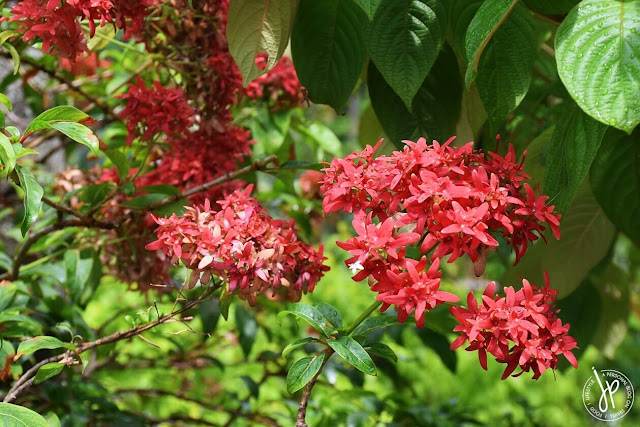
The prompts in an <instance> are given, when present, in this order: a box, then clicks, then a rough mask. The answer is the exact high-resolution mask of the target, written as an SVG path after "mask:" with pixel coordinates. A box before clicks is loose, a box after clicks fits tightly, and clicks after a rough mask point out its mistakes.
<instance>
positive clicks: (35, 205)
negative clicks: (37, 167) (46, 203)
mask: <svg viewBox="0 0 640 427" xmlns="http://www.w3.org/2000/svg"><path fill="white" fill-rule="evenodd" d="M16 172H17V174H18V178H19V179H20V187H22V189H23V190H24V218H23V219H22V225H21V226H20V230H21V231H22V235H23V236H25V235H26V234H27V231H29V228H31V225H32V224H33V223H34V222H35V221H36V219H38V215H40V208H41V207H42V196H43V195H44V190H43V189H42V187H41V186H40V184H38V182H37V181H36V179H35V178H34V176H33V174H32V173H31V172H30V171H29V170H28V169H26V168H24V167H22V166H16Z"/></svg>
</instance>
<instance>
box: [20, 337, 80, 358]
mask: <svg viewBox="0 0 640 427" xmlns="http://www.w3.org/2000/svg"><path fill="white" fill-rule="evenodd" d="M57 348H66V349H68V350H75V348H76V346H75V345H73V344H72V343H65V342H62V341H60V340H59V339H58V338H56V337H48V336H41V337H35V338H31V339H28V340H26V341H22V342H21V343H20V345H19V346H18V351H17V352H16V356H22V355H29V354H31V353H34V352H36V351H38V350H44V349H47V350H54V349H57Z"/></svg>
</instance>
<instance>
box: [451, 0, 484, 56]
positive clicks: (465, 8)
mask: <svg viewBox="0 0 640 427" xmlns="http://www.w3.org/2000/svg"><path fill="white" fill-rule="evenodd" d="M483 1H484V0H451V8H450V15H451V16H450V17H449V34H450V37H451V38H450V40H451V41H452V42H453V43H452V44H453V48H454V49H455V51H456V53H457V54H458V55H459V56H460V57H461V58H462V59H463V60H464V59H466V57H467V53H466V48H465V39H466V35H467V30H468V29H469V24H470V23H471V21H472V20H473V17H474V16H475V14H476V12H478V9H479V8H480V6H481V5H482V2H483Z"/></svg>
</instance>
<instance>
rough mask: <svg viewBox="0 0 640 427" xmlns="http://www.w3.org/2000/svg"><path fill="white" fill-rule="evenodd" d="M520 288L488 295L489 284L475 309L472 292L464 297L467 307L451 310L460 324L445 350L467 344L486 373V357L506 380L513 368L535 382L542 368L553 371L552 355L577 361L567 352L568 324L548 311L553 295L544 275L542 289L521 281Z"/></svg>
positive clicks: (571, 346)
mask: <svg viewBox="0 0 640 427" xmlns="http://www.w3.org/2000/svg"><path fill="white" fill-rule="evenodd" d="M522 285H523V287H522V289H520V290H518V291H515V290H514V289H513V288H512V287H507V288H505V290H504V292H505V295H506V296H504V297H498V296H497V295H494V292H495V283H494V282H491V283H489V285H488V286H487V288H486V289H485V291H484V294H483V295H482V301H481V303H480V304H478V302H477V301H476V300H475V298H474V296H473V293H469V296H468V298H467V305H468V308H463V307H451V308H450V310H451V313H452V314H453V315H454V316H455V318H456V319H457V320H458V322H460V324H459V325H458V326H456V327H455V329H454V331H456V332H461V333H462V335H460V336H459V337H458V338H457V339H456V340H455V341H454V342H453V343H452V344H451V349H456V348H458V347H460V346H462V345H463V344H464V343H465V342H467V341H468V342H469V346H468V347H467V348H466V350H467V351H473V350H478V357H479V359H480V365H482V367H483V368H484V369H485V370H486V369H487V352H489V353H490V354H492V355H493V356H494V357H495V358H496V360H497V361H498V362H500V363H506V364H507V367H506V368H505V370H504V373H503V374H502V379H505V378H507V377H508V376H509V375H511V374H512V373H513V372H514V371H515V369H516V368H518V366H519V367H520V368H521V371H520V372H519V373H518V374H516V375H515V376H518V375H521V374H522V373H524V372H529V371H533V379H537V378H539V377H540V375H542V373H544V371H546V370H547V369H549V368H550V369H555V368H556V366H557V364H558V356H560V355H564V356H565V357H566V358H567V360H568V361H569V362H570V363H571V364H572V365H573V366H574V367H576V368H577V367H578V362H577V361H576V358H575V356H574V355H573V353H571V350H573V349H574V348H576V347H577V343H576V340H575V339H574V338H573V337H571V336H569V335H568V332H569V324H566V325H563V324H562V321H561V320H560V319H559V318H558V317H557V313H558V311H559V310H554V305H555V301H556V296H557V291H556V290H553V289H550V288H549V277H548V276H547V275H546V273H545V286H544V287H542V288H538V287H537V286H536V285H535V284H530V283H529V282H528V281H527V280H523V281H522Z"/></svg>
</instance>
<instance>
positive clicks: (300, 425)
mask: <svg viewBox="0 0 640 427" xmlns="http://www.w3.org/2000/svg"><path fill="white" fill-rule="evenodd" d="M381 304H382V302H381V301H375V302H374V303H373V304H371V305H370V306H369V307H368V308H367V309H366V310H365V311H364V312H363V313H362V314H361V315H360V316H358V318H357V319H356V320H354V321H353V323H352V324H351V325H349V327H348V328H347V330H346V331H345V334H347V335H351V334H352V333H353V331H355V330H356V328H357V327H358V326H360V324H361V323H362V322H364V321H365V320H366V319H367V317H369V316H371V313H373V312H374V311H376V310H377V308H378V307H380V305H381ZM324 351H326V352H327V356H326V357H325V358H324V361H323V362H322V365H321V366H320V369H319V370H318V373H317V374H316V375H315V376H314V377H313V378H312V379H311V381H309V384H307V386H306V387H305V388H304V391H303V392H302V398H301V399H300V405H299V406H298V417H297V420H296V427H308V426H307V422H306V421H305V418H306V416H307V405H308V404H309V397H310V396H311V390H313V386H314V385H316V381H318V377H319V376H320V374H321V373H322V369H323V368H324V366H325V365H326V364H327V362H328V361H329V358H330V357H331V356H332V355H333V353H335V351H333V349H332V348H327V349H326V350H324Z"/></svg>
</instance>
